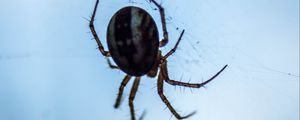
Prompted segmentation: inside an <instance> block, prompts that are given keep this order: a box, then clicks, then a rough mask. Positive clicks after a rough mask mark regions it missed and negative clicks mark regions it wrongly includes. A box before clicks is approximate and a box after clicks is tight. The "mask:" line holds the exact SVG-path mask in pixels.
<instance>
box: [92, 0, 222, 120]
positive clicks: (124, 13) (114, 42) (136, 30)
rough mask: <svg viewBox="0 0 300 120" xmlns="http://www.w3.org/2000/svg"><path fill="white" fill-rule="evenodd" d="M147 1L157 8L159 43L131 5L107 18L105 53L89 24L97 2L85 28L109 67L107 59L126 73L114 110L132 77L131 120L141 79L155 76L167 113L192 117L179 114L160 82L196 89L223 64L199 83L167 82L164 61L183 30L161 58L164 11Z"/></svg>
mask: <svg viewBox="0 0 300 120" xmlns="http://www.w3.org/2000/svg"><path fill="white" fill-rule="evenodd" d="M150 2H153V3H154V5H155V6H156V7H157V8H158V9H159V12H160V15H161V22H162V29H163V39H162V40H161V41H159V36H158V30H157V26H156V24H155V22H154V20H153V18H152V17H151V16H150V15H149V14H148V13H147V12H146V11H145V10H143V9H142V8H139V7H135V6H128V7H124V8H122V9H120V10H119V11H118V12H117V13H115V14H114V16H113V17H112V18H111V20H110V22H109V25H108V27H107V36H106V37H107V44H108V49H109V51H106V50H105V49H104V47H103V45H102V43H101V41H100V39H99V37H98V35H97V33H96V31H95V28H94V24H93V23H94V18H95V15H96V11H97V7H98V4H99V0H97V1H96V4H95V8H94V11H93V14H92V17H91V20H90V24H89V27H90V30H91V32H92V34H93V36H94V39H95V40H96V42H97V45H98V48H99V50H100V52H101V54H102V55H103V56H104V57H112V59H113V60H114V62H115V63H116V64H117V66H115V65H112V63H111V62H110V61H109V59H108V58H107V61H108V64H109V66H110V68H112V69H119V70H121V71H123V72H125V73H126V74H127V75H126V76H125V78H124V79H123V81H122V83H121V86H120V88H119V93H118V96H117V99H116V102H115V105H114V107H115V108H118V107H119V105H120V102H121V98H122V94H123V90H124V88H125V86H126V84H127V83H128V82H129V80H130V79H131V77H135V80H134V84H133V86H132V89H131V92H130V95H129V107H130V113H131V119H132V120H135V110H134V104H133V101H134V98H135V95H136V92H137V90H138V87H139V84H140V80H141V77H142V76H143V75H147V76H148V77H156V75H157V73H158V80H157V91H158V94H159V96H160V98H161V100H162V101H163V102H164V103H165V104H166V105H167V107H168V108H169V110H170V111H171V112H172V114H173V115H174V116H175V117H176V118H177V119H185V118H188V117H190V116H192V115H193V114H194V113H195V112H193V113H191V114H188V115H185V116H181V115H179V114H178V113H177V112H176V110H175V109H174V108H173V107H172V105H171V104H170V102H169V101H168V99H167V98H166V97H165V95H164V93H163V85H164V82H166V83H168V84H171V85H173V86H184V87H189V88H200V87H202V86H204V85H206V84H207V83H209V82H210V81H212V80H213V79H214V78H216V77H217V76H218V75H219V74H220V73H221V72H222V71H223V70H224V69H225V68H226V67H227V65H225V66H224V67H223V68H222V69H221V70H220V71H219V72H217V74H215V75H214V76H212V77H211V78H210V79H208V80H206V81H204V82H202V83H185V82H179V81H176V80H172V79H170V78H169V75H168V69H167V58H168V57H169V56H170V55H172V54H173V53H174V52H175V51H176V49H177V47H178V45H179V43H180V41H181V38H182V36H183V34H184V30H182V32H181V34H180V36H179V38H178V40H177V42H176V45H175V46H174V48H173V49H171V50H170V51H169V52H168V53H167V54H165V55H163V54H162V52H161V51H160V50H159V47H164V46H165V45H166V44H167V43H168V41H169V40H168V32H167V28H166V22H165V13H164V8H163V7H162V6H161V5H159V4H158V3H157V2H156V1H154V0H150ZM158 71H159V72H158Z"/></svg>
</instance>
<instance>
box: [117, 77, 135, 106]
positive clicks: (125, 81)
mask: <svg viewBox="0 0 300 120" xmlns="http://www.w3.org/2000/svg"><path fill="white" fill-rule="evenodd" d="M130 78H131V76H130V75H126V76H125V77H124V79H123V80H122V83H121V85H120V87H119V93H118V97H117V99H116V102H115V105H114V107H115V108H116V109H117V108H119V106H120V103H121V100H122V95H123V91H124V88H125V86H126V85H127V83H128V82H129V80H130Z"/></svg>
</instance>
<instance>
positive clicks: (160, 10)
mask: <svg viewBox="0 0 300 120" xmlns="http://www.w3.org/2000/svg"><path fill="white" fill-rule="evenodd" d="M151 1H152V2H153V3H154V4H155V5H156V7H157V8H158V9H159V13H160V19H161V22H162V29H163V34H164V38H163V39H162V40H161V41H160V42H159V47H163V46H165V45H166V44H167V43H168V42H169V35H168V31H167V25H166V18H165V10H164V8H163V7H162V6H161V5H159V4H158V3H157V2H156V1H155V0H150V2H151Z"/></svg>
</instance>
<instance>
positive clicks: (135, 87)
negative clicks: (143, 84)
mask: <svg viewBox="0 0 300 120" xmlns="http://www.w3.org/2000/svg"><path fill="white" fill-rule="evenodd" d="M140 80H141V78H140V77H136V78H135V80H134V83H133V86H132V88H131V92H130V96H129V107H130V114H131V120H135V112H134V106H133V100H134V98H135V95H136V92H137V89H138V87H139V84H140Z"/></svg>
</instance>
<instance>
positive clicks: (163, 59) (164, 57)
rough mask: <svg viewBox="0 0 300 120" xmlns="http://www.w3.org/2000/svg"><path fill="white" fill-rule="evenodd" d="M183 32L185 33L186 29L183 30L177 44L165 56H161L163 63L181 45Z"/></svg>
mask: <svg viewBox="0 0 300 120" xmlns="http://www.w3.org/2000/svg"><path fill="white" fill-rule="evenodd" d="M183 34H184V30H182V32H181V34H180V36H179V38H178V40H177V42H176V44H175V46H174V47H173V48H172V49H171V50H170V51H169V52H168V53H167V54H166V55H165V56H163V57H161V63H162V62H164V61H165V60H166V59H167V58H168V57H169V56H170V55H172V54H173V53H174V52H175V51H176V49H177V47H178V45H179V42H180V41H181V38H182V36H183Z"/></svg>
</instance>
